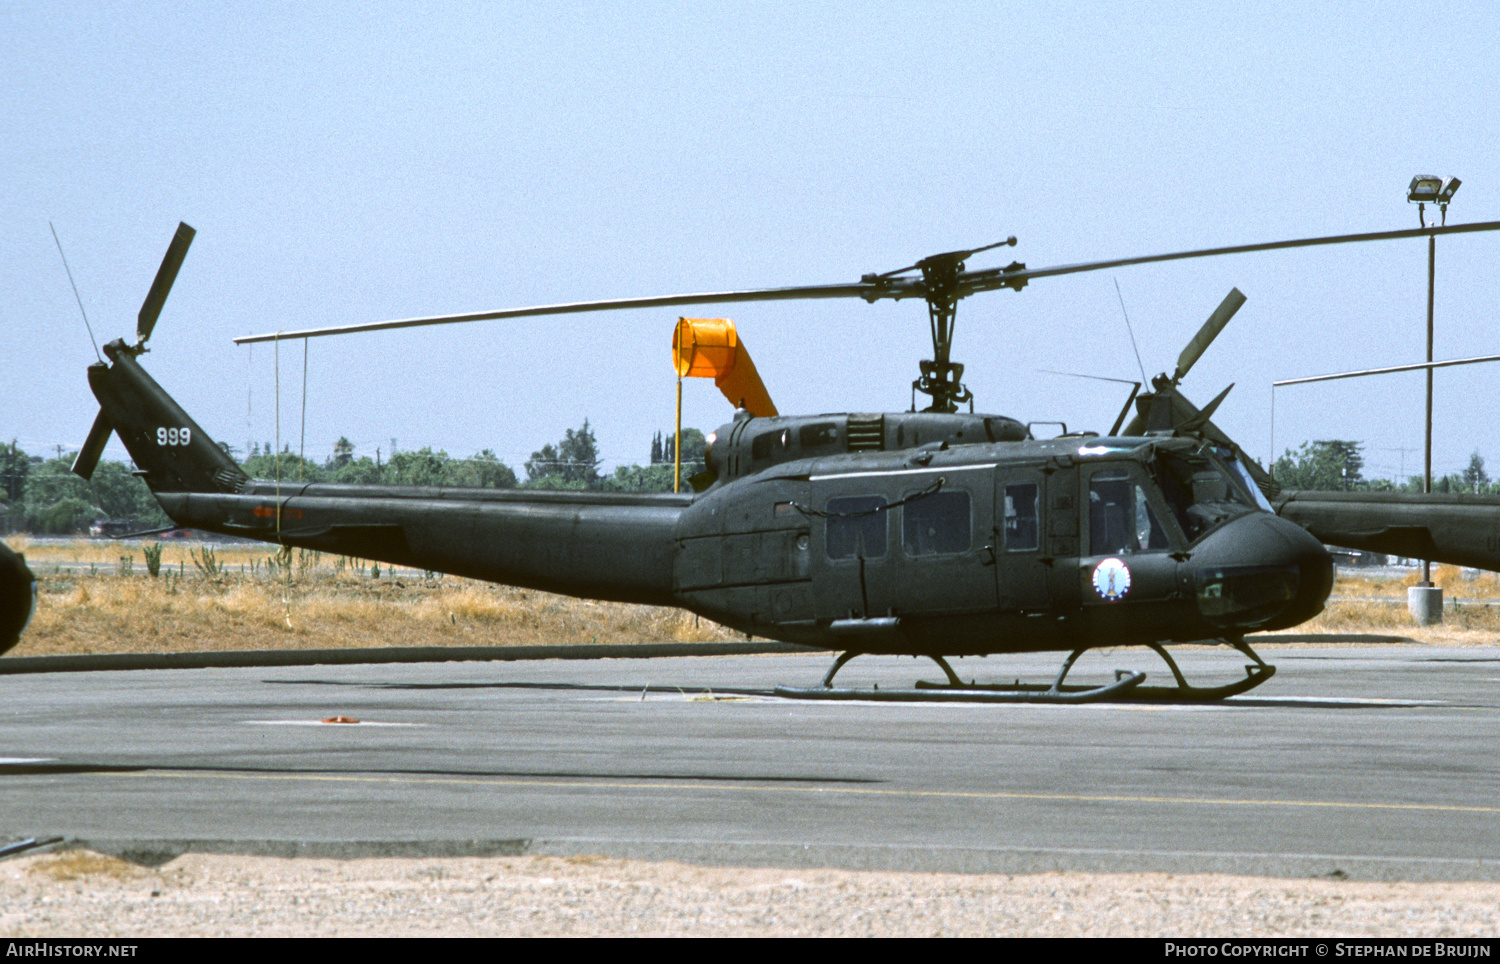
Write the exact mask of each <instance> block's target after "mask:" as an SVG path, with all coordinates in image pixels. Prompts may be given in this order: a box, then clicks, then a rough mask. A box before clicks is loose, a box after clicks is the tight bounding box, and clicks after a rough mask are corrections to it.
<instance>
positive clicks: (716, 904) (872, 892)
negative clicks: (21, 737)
mask: <svg viewBox="0 0 1500 964" xmlns="http://www.w3.org/2000/svg"><path fill="white" fill-rule="evenodd" d="M0 932H3V933H4V934H5V935H6V936H8V937H63V936H66V937H105V938H121V939H123V938H129V937H146V936H152V937H165V936H183V937H186V936H192V937H218V936H256V937H314V936H315V937H386V936H391V937H395V936H401V937H418V936H493V937H520V936H528V937H531V936H590V937H594V936H598V937H603V936H634V935H640V936H683V937H686V936H725V937H730V936H733V937H741V936H756V937H765V936H786V937H791V936H827V937H854V936H859V937H896V936H933V937H938V936H950V937H960V936H962V937H973V936H1044V937H1168V936H1170V937H1193V936H1203V937H1273V936H1288V937H1294V936H1314V937H1316V936H1325V937H1326V936H1340V937H1493V936H1494V935H1496V934H1497V933H1500V884H1495V883H1457V884H1454V883H1444V884H1409V883H1373V882H1362V881H1361V882H1354V881H1334V880H1303V881H1298V880H1279V879H1269V878H1252V877H1229V876H1222V875H1207V874H1204V875H1166V874H1036V875H1018V876H1004V875H962V874H898V873H874V872H858V871H838V870H805V869H803V870H778V869H766V868H754V869H746V868H724V867H699V866H689V865H685V864H676V863H645V862H639V861H625V860H615V859H611V858H602V857H572V858H560V857H508V858H456V859H405V858H381V859H363V860H310V859H297V860H283V859H278V858H272V857H241V856H223V855H211V854H188V855H185V856H183V857H180V858H178V859H177V860H174V861H172V862H170V863H168V864H166V865H164V866H163V867H161V868H159V869H154V870H153V869H147V868H144V867H140V866H137V865H135V864H130V863H127V862H125V861H122V860H119V859H118V858H114V857H107V856H103V855H99V854H94V853H90V852H87V851H70V852H65V853H60V854H46V855H40V856H32V857H25V858H20V859H16V860H11V861H7V862H6V863H4V864H3V865H0Z"/></svg>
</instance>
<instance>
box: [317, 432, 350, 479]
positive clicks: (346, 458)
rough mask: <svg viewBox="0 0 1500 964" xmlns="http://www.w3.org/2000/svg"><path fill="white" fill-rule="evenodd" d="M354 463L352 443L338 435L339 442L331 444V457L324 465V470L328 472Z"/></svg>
mask: <svg viewBox="0 0 1500 964" xmlns="http://www.w3.org/2000/svg"><path fill="white" fill-rule="evenodd" d="M353 461H354V443H353V442H351V441H349V439H348V438H346V437H344V436H342V435H340V436H339V440H338V441H337V442H334V443H333V455H332V456H331V457H330V458H329V459H328V461H327V462H326V463H324V468H326V469H328V470H329V471H330V472H337V471H338V470H339V469H341V468H343V467H344V466H346V465H348V464H349V463H350V462H353Z"/></svg>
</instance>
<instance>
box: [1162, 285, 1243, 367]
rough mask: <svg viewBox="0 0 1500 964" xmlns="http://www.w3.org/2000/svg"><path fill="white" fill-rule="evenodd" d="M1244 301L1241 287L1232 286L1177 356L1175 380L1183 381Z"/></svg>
mask: <svg viewBox="0 0 1500 964" xmlns="http://www.w3.org/2000/svg"><path fill="white" fill-rule="evenodd" d="M1244 303H1245V296H1244V294H1243V293H1241V291H1240V289H1238V288H1230V289H1229V294H1227V295H1225V296H1224V300H1223V301H1221V302H1219V307H1217V308H1215V309H1214V313H1213V314H1211V315H1209V316H1208V320H1207V321H1205V322H1204V323H1203V327H1202V328H1199V329H1198V334H1196V335H1194V336H1193V340H1192V341H1190V342H1188V343H1187V347H1186V348H1184V349H1183V350H1182V354H1180V355H1178V356H1177V374H1175V375H1173V376H1172V381H1173V382H1180V381H1182V377H1183V376H1184V375H1186V374H1187V373H1188V369H1190V368H1192V367H1193V363H1194V362H1196V361H1197V360H1198V359H1199V357H1201V356H1202V354H1203V353H1204V352H1205V351H1207V350H1208V346H1209V345H1212V344H1213V343H1214V339H1215V338H1217V337H1219V332H1221V331H1223V330H1224V326H1225V325H1227V324H1229V319H1231V318H1233V317H1234V313H1235V312H1236V311H1239V310H1240V305H1243V304H1244Z"/></svg>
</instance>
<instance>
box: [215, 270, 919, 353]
mask: <svg viewBox="0 0 1500 964" xmlns="http://www.w3.org/2000/svg"><path fill="white" fill-rule="evenodd" d="M898 290H900V291H901V293H900V294H893V293H892V292H895V291H898ZM922 290H923V289H922V283H921V282H920V281H916V280H912V281H907V282H904V283H903V282H899V281H898V282H884V283H882V284H879V285H877V284H873V283H869V282H860V283H858V284H847V285H811V286H808V287H803V288H762V289H757V290H750V291H714V292H704V293H701V294H686V295H658V296H655V297H651V298H609V299H606V300H604V301H575V302H570V303H565V304H560V305H536V306H534V307H530V308H503V309H501V310H499V311H476V312H471V313H469V314H462V315H433V316H431V317H427V318H402V319H400V320H398V321H371V322H364V323H361V324H357V325H336V326H333V327H330V328H303V329H301V330H298V331H278V332H272V333H270V334H265V335H242V336H240V337H239V338H236V339H235V340H234V343H235V344H236V345H249V344H253V343H255V342H261V341H276V340H277V339H282V340H285V339H288V338H318V337H321V336H323V335H346V334H351V333H353V332H359V331H388V330H390V329H392V328H420V327H423V326H425V325H447V324H455V323H458V322H465V321H491V320H495V319H500V318H527V317H531V316H534V315H571V314H576V313H579V312H585V311H618V310H622V309H627V308H672V307H677V306H680V305H714V304H731V303H734V302H744V301H801V300H811V299H817V298H869V299H871V300H874V298H892V297H902V296H903V295H908V294H909V295H915V294H920V293H921V291H922Z"/></svg>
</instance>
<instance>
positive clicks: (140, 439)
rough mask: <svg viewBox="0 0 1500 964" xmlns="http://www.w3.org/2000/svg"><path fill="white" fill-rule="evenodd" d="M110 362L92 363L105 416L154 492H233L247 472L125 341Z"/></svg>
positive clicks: (116, 345)
mask: <svg viewBox="0 0 1500 964" xmlns="http://www.w3.org/2000/svg"><path fill="white" fill-rule="evenodd" d="M104 353H105V354H106V355H108V356H109V359H110V362H111V364H110V365H108V366H105V365H91V366H89V387H90V388H92V389H93V390H94V395H95V396H97V397H98V399H99V407H100V414H101V418H102V419H104V420H105V421H106V423H107V424H108V425H109V426H110V427H112V428H113V429H114V431H115V432H116V433H117V434H118V435H119V436H120V441H122V442H124V443H125V448H126V449H128V450H129V452H130V457H131V458H132V459H133V460H134V461H135V464H136V467H137V468H138V469H140V470H141V472H142V474H143V475H144V477H145V480H146V484H147V485H148V486H150V487H151V490H152V491H153V492H234V491H237V490H238V489H239V488H240V485H241V484H242V483H244V482H246V481H248V476H246V475H245V473H244V471H243V470H242V469H241V468H240V467H239V465H238V464H236V463H235V461H234V460H233V459H231V458H230V457H229V456H228V455H227V454H225V452H224V450H223V449H221V448H219V446H218V443H216V442H215V441H214V440H213V439H211V438H209V437H208V433H206V432H204V431H203V430H202V429H201V428H199V427H198V423H197V422H194V421H193V420H192V419H191V418H190V417H189V416H188V414H187V412H185V411H183V410H182V407H181V406H180V405H178V404H177V402H175V401H174V400H173V399H172V396H170V395H168V394H167V393H166V392H165V391H164V390H163V389H162V387H161V386H160V385H158V384H157V383H156V380H155V379H153V378H152V377H151V376H150V375H148V374H146V371H145V369H143V368H141V366H140V364H139V363H138V362H137V361H136V359H135V353H134V352H133V351H132V350H131V349H130V348H129V347H127V346H126V344H125V343H124V342H123V341H120V340H118V339H117V340H115V341H112V342H110V343H109V344H108V345H105V346H104Z"/></svg>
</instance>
